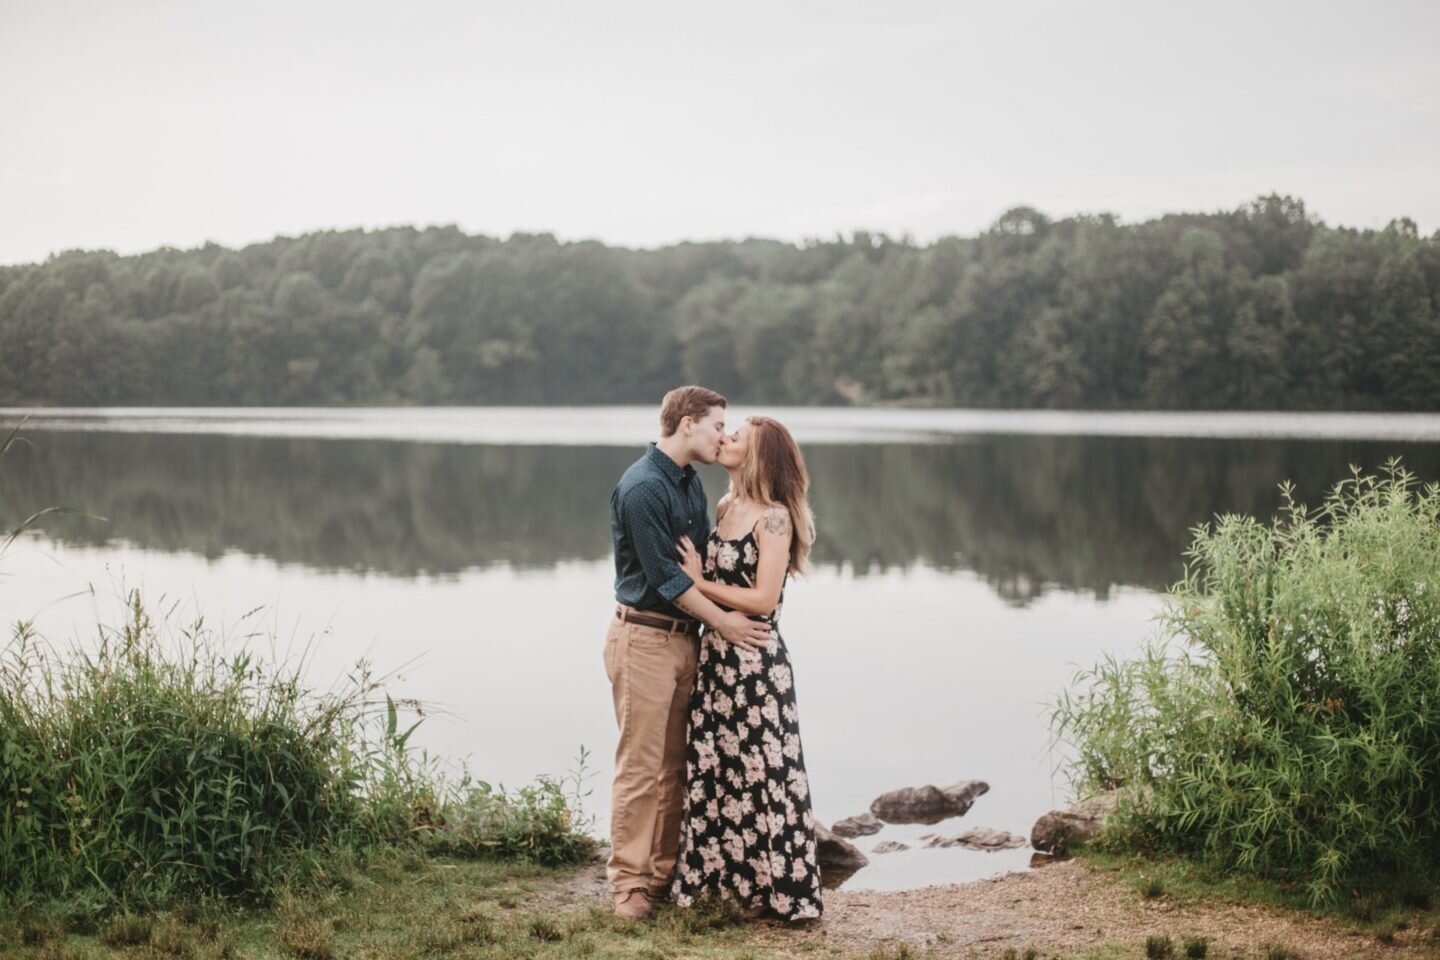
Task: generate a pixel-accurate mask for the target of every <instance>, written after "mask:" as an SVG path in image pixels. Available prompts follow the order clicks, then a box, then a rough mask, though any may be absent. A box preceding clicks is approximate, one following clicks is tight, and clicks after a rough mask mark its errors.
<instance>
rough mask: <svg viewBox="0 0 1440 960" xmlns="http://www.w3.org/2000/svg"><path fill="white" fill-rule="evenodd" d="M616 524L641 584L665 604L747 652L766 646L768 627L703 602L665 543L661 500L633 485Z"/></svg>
mask: <svg viewBox="0 0 1440 960" xmlns="http://www.w3.org/2000/svg"><path fill="white" fill-rule="evenodd" d="M620 522H621V523H622V524H623V525H624V527H625V534H626V536H627V537H629V539H630V544H631V546H632V547H634V549H635V556H636V557H637V558H639V560H640V567H641V569H642V570H644V571H645V580H646V582H647V583H649V584H650V586H651V587H652V588H654V590H655V592H656V593H658V594H660V596H661V597H662V598H663V599H664V600H665V602H666V603H670V604H674V605H675V606H677V607H679V608H680V609H681V610H683V611H685V612H686V613H688V614H689V615H690V616H692V617H694V618H695V619H696V620H699V621H700V622H701V623H703V624H705V625H706V626H707V627H710V628H712V629H714V630H715V631H717V632H718V633H719V634H720V636H722V637H724V638H725V639H726V640H727V641H728V642H730V643H734V644H738V645H740V646H742V647H750V648H752V649H754V648H759V647H763V646H765V645H766V644H768V643H769V642H770V640H771V631H770V627H769V626H768V625H767V624H763V623H756V622H755V621H754V620H751V619H750V618H749V617H747V616H745V614H743V613H739V612H737V611H732V612H730V613H727V612H725V611H724V610H721V609H720V608H719V607H718V606H716V605H715V604H714V603H713V602H712V601H710V600H707V599H705V597H704V595H703V594H701V593H700V590H699V588H698V587H696V586H695V581H694V580H692V579H690V575H689V574H687V573H686V572H685V571H684V570H682V569H681V568H680V561H679V559H678V558H677V557H676V556H675V545H674V544H673V543H671V542H670V514H669V510H668V508H667V505H666V503H665V499H664V497H663V496H661V495H660V494H658V493H656V492H655V491H653V490H649V489H647V488H646V486H645V484H643V483H642V484H637V485H636V486H634V487H631V488H630V489H629V490H628V491H626V493H625V495H624V496H623V497H622V498H621V500H620Z"/></svg>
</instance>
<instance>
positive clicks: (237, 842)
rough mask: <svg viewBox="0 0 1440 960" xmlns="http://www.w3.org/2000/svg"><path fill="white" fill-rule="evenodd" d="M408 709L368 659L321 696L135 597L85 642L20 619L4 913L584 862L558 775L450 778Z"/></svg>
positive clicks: (11, 652) (293, 674) (6, 766)
mask: <svg viewBox="0 0 1440 960" xmlns="http://www.w3.org/2000/svg"><path fill="white" fill-rule="evenodd" d="M402 715H403V711H402V709H401V707H400V706H399V705H397V704H396V702H395V701H394V700H392V699H391V698H390V697H389V696H388V695H386V694H385V692H384V690H383V688H382V685H381V683H380V682H379V681H378V680H376V679H375V678H373V677H372V676H371V675H370V673H369V671H368V670H367V669H366V668H365V667H364V665H363V664H362V665H361V666H360V667H359V668H357V670H356V671H355V672H354V673H353V674H352V675H351V676H350V677H348V678H347V680H346V681H345V682H344V683H343V684H342V685H341V687H340V688H339V689H338V690H332V691H327V692H323V693H321V692H316V691H314V690H311V689H310V688H309V687H307V685H306V681H305V678H304V677H303V675H302V672H301V666H300V665H292V666H290V667H285V666H277V665H274V664H269V663H266V662H265V661H263V660H262V659H260V658H258V657H256V656H254V655H253V654H252V653H250V652H248V651H245V650H236V651H232V650H230V649H228V648H227V645H226V643H225V642H224V640H223V639H222V638H220V637H217V636H216V635H214V634H213V633H212V632H210V631H209V630H208V629H207V628H206V627H205V626H204V625H203V623H196V624H192V625H189V626H185V627H183V628H175V627H173V626H171V625H169V624H168V623H165V622H162V623H160V624H158V625H157V623H156V622H154V621H153V620H152V619H151V616H150V614H149V612H148V611H147V609H146V607H145V606H144V604H143V602H142V601H141V598H140V596H139V594H138V593H137V594H132V595H131V597H130V604H129V609H128V615H127V617H126V619H125V622H124V623H122V624H120V625H119V626H117V627H110V626H107V625H101V626H100V627H99V628H98V640H97V642H96V644H95V645H94V646H93V648H88V649H84V650H81V649H74V650H71V651H68V652H63V653H62V652H57V651H56V650H55V649H54V648H53V647H52V646H51V645H49V644H48V643H46V642H44V641H43V640H42V639H41V638H38V637H36V636H35V635H34V634H33V632H32V631H31V629H30V628H29V627H28V625H26V624H23V623H22V624H19V625H18V626H16V628H15V630H14V633H13V636H12V638H11V640H10V642H9V643H8V644H7V645H6V647H5V648H4V649H3V651H0V760H3V763H0V877H3V878H4V883H3V886H0V909H8V910H30V909H37V908H38V909H50V908H49V907H47V906H46V905H47V904H52V905H54V904H60V905H63V912H64V913H65V914H66V915H68V916H69V917H71V918H77V919H83V918H87V917H102V916H105V915H108V914H111V913H113V912H115V911H125V910H137V909H146V910H154V909H167V908H170V907H173V906H175V905H178V904H185V903H196V902H202V901H207V900H216V901H231V902H249V903H265V902H271V901H273V900H274V899H275V898H276V897H277V896H279V895H280V893H281V892H283V891H289V890H294V889H296V888H301V887H304V886H305V885H307V884H308V883H310V882H312V881H313V882H316V883H320V884H322V885H323V883H325V882H328V876H329V873H330V871H331V865H332V864H333V863H335V862H337V860H338V861H342V862H343V861H346V860H364V859H366V858H370V857H374V856H379V855H385V854H390V853H394V852H396V851H414V852H417V853H422V854H427V855H435V856H440V855H443V856H451V857H462V858H470V859H506V860H519V861H528V862H533V863H537V864H562V863H574V862H578V861H580V860H582V859H584V858H585V857H586V856H588V855H589V853H590V852H591V850H592V849H593V841H592V840H591V839H590V838H589V837H587V836H586V835H585V833H584V824H583V823H581V822H580V821H579V819H578V818H577V815H576V811H575V810H574V809H573V804H572V802H571V801H572V800H573V799H574V798H573V797H569V796H567V795H566V793H565V790H564V787H563V785H562V784H561V783H560V782H559V781H556V780H553V779H541V780H540V781H538V782H537V783H535V784H533V785H531V786H528V787H525V788H522V789H519V790H515V791H505V790H503V789H501V788H499V787H495V786H492V785H491V784H488V783H484V782H480V781H476V780H473V779H472V778H470V777H469V776H468V775H466V774H464V773H462V774H459V775H446V774H445V773H443V772H442V768H441V767H440V765H439V764H438V763H436V762H434V761H433V760H432V759H431V758H429V757H427V756H426V755H425V754H423V753H419V752H417V751H415V750H414V749H412V748H411V746H410V743H409V741H410V737H411V735H412V734H413V732H414V730H415V726H416V725H413V724H412V725H407V724H405V723H402V719H401V718H402ZM57 909H58V908H57Z"/></svg>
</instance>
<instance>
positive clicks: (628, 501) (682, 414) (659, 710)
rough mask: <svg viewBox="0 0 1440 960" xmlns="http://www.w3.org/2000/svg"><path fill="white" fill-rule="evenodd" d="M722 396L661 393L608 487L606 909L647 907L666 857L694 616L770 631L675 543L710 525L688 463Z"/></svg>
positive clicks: (632, 915)
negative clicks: (635, 453) (640, 450)
mask: <svg viewBox="0 0 1440 960" xmlns="http://www.w3.org/2000/svg"><path fill="white" fill-rule="evenodd" d="M725 408H726V402H725V398H724V397H722V396H721V395H720V394H718V393H716V392H715V391H713V390H707V389H705V388H704V387H694V386H691V387H678V388H676V389H674V390H671V391H670V392H669V393H667V394H666V395H665V399H664V400H662V401H661V404H660V440H659V441H658V442H657V443H652V444H651V445H650V448H649V449H648V450H646V452H645V455H644V456H642V457H641V458H640V459H639V460H637V461H636V462H635V463H634V464H632V465H631V467H630V468H629V469H628V470H626V471H625V474H624V476H622V477H621V478H620V483H619V484H618V485H616V487H615V492H614V493H613V494H611V496H610V532H611V535H612V536H613V537H614V540H615V600H616V603H617V606H616V608H615V614H614V616H613V617H611V621H610V629H609V633H608V635H607V636H606V638H605V671H606V673H608V674H609V676H610V686H611V693H612V696H613V698H614V701H615V721H616V723H618V724H619V726H620V742H619V744H618V745H617V746H616V748H615V784H614V788H613V790H612V792H611V808H610V811H611V812H610V844H611V854H610V864H609V870H608V873H609V877H610V885H611V889H612V890H613V891H614V898H615V912H616V913H617V914H618V915H620V916H622V917H626V918H628V919H636V920H639V919H644V918H646V917H649V916H650V915H651V913H653V912H654V907H653V902H654V901H655V900H657V899H661V898H663V897H665V896H666V895H667V894H668V891H669V887H670V877H671V874H672V872H673V871H674V869H675V859H676V856H677V853H678V848H679V843H680V810H681V807H682V802H683V793H682V792H683V790H684V788H685V730H686V715H687V713H688V707H689V702H690V692H691V688H692V687H693V686H694V684H695V661H696V657H697V654H698V648H699V644H698V639H697V638H698V637H699V633H700V625H701V624H702V623H703V624H705V625H706V626H708V627H710V628H711V629H713V630H715V631H716V632H717V633H719V634H720V636H721V637H723V638H724V639H725V640H727V641H729V642H730V643H735V644H739V645H740V646H742V647H747V648H749V649H759V648H761V647H762V646H764V645H765V644H766V643H768V642H769V640H770V628H769V626H768V625H767V624H763V623H757V622H755V621H753V620H751V619H750V618H749V617H747V616H745V615H744V614H743V613H738V612H728V613H727V612H726V611H723V610H721V609H720V608H719V607H717V606H716V605H715V604H714V603H712V602H711V601H709V600H707V599H705V597H703V596H702V595H701V594H700V590H699V588H698V587H696V586H695V583H694V581H693V580H691V579H690V577H689V576H687V575H686V574H685V572H684V571H683V570H681V569H680V562H679V554H678V552H677V550H676V547H677V544H678V543H679V541H680V538H681V537H682V536H686V537H689V538H690V540H691V542H693V543H696V544H702V545H703V544H704V543H705V541H706V539H707V538H708V537H709V535H710V518H709V514H708V512H707V505H706V502H705V490H704V488H703V487H702V486H701V484H700V477H699V476H698V475H697V474H696V473H695V468H694V466H692V464H693V463H694V462H695V461H697V460H698V461H699V462H701V463H714V462H715V461H716V459H717V458H718V457H719V456H720V447H721V445H722V444H723V443H724V442H725Z"/></svg>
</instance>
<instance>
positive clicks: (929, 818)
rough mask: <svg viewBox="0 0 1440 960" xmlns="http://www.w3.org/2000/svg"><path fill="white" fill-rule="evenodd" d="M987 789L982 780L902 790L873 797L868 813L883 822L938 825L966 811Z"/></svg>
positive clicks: (988, 786) (987, 786) (988, 787)
mask: <svg viewBox="0 0 1440 960" xmlns="http://www.w3.org/2000/svg"><path fill="white" fill-rule="evenodd" d="M989 789H990V785H989V784H988V783H986V782H985V781H983V780H966V781H964V782H962V783H954V784H951V785H950V786H948V787H936V786H933V785H927V786H923V787H904V788H902V789H900V790H891V791H890V792H889V793H885V794H881V795H880V796H878V797H876V798H875V800H874V802H873V803H871V804H870V812H871V813H873V814H874V815H875V816H877V817H879V818H880V819H881V820H884V821H885V822H886V823H939V822H940V821H941V820H948V819H950V818H951V817H958V816H960V815H961V814H963V813H964V812H965V811H966V810H969V809H970V807H971V805H972V804H973V803H974V802H975V798H976V797H978V796H980V795H981V794H982V793H985V792H986V791H988V790H989Z"/></svg>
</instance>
